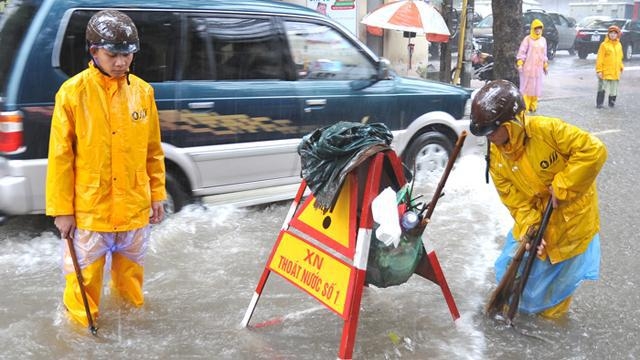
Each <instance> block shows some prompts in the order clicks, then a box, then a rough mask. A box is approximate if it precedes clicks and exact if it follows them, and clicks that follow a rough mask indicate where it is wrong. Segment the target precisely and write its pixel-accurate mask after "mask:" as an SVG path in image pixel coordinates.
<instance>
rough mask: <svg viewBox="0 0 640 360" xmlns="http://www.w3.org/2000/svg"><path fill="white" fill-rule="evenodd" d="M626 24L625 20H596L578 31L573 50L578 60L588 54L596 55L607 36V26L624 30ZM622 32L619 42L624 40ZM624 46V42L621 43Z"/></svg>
mask: <svg viewBox="0 0 640 360" xmlns="http://www.w3.org/2000/svg"><path fill="white" fill-rule="evenodd" d="M627 22H628V20H626V19H613V20H604V21H603V20H596V21H593V22H591V23H589V24H587V26H585V27H584V28H582V29H580V30H579V31H578V33H577V34H576V42H575V45H574V47H575V49H576V52H577V53H578V57H579V58H580V59H586V58H587V56H588V55H589V54H597V53H598V48H599V47H600V43H601V42H603V41H604V39H605V37H606V36H607V32H608V29H609V26H611V25H617V26H618V27H619V28H620V29H622V28H624V26H625V24H626V23H627ZM624 37H625V36H624V32H623V35H622V37H621V38H620V39H621V40H622V39H624ZM623 44H624V42H623Z"/></svg>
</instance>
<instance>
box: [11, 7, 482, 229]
mask: <svg viewBox="0 0 640 360" xmlns="http://www.w3.org/2000/svg"><path fill="white" fill-rule="evenodd" d="M5 2H6V1H5ZM107 8H115V9H119V10H122V11H123V12H125V13H126V14H127V15H129V16H130V17H131V18H132V19H133V21H134V22H135V24H136V25H137V28H138V33H139V34H140V43H141V46H140V51H139V52H138V53H136V54H135V57H134V63H133V65H132V72H133V73H134V74H136V75H138V76H140V77H141V78H143V79H144V80H146V81H147V82H149V83H150V84H151V86H153V88H154V92H155V100H156V104H157V107H158V115H159V118H160V127H161V131H162V141H163V144H162V145H163V149H164V153H165V164H166V168H167V192H168V194H169V201H168V202H167V204H168V205H169V206H168V207H169V209H168V210H179V209H180V208H181V207H182V206H184V205H186V204H188V203H189V202H190V201H192V200H195V199H197V198H200V197H203V196H223V197H228V196H231V195H234V198H240V199H243V201H241V202H238V201H234V202H235V203H241V204H243V205H249V204H256V203H266V202H272V201H278V200H284V199H289V198H292V197H293V196H294V195H295V189H296V188H297V185H298V184H299V183H300V180H301V179H300V158H299V156H298V154H297V152H296V150H297V147H298V145H299V144H300V140H301V138H302V137H303V136H304V135H306V134H308V133H310V132H312V131H314V130H315V129H317V128H321V127H326V126H330V125H333V124H335V123H336V122H338V121H351V122H369V123H374V122H382V123H385V124H386V125H387V126H388V127H389V128H390V129H391V130H392V131H393V134H394V141H393V143H392V146H393V148H394V149H395V150H396V152H397V153H398V154H399V155H400V156H402V159H403V160H404V161H405V164H406V165H407V167H408V168H409V169H414V168H415V169H418V173H419V174H420V173H421V171H422V170H424V171H425V172H429V170H432V171H439V170H442V169H444V167H445V165H446V163H447V160H448V158H449V155H450V154H451V152H452V150H453V147H454V144H455V143H456V141H457V139H458V136H459V135H460V134H461V133H462V131H463V130H465V129H468V126H469V120H468V117H465V112H466V111H467V110H466V109H467V105H468V102H469V97H470V95H471V91H470V89H465V88H462V87H458V86H453V85H449V84H444V83H440V82H434V81H426V80H422V79H412V78H405V77H401V76H399V75H398V74H396V73H394V72H393V71H392V70H391V69H390V68H389V65H388V61H386V60H385V59H381V58H379V57H377V56H376V55H375V54H374V53H373V52H372V51H371V50H370V49H368V48H367V47H366V46H364V45H363V44H362V43H361V42H360V41H359V40H358V39H357V38H356V37H355V36H354V35H353V34H352V33H351V32H349V31H348V30H345V29H344V27H342V26H340V25H339V24H337V23H336V22H334V21H333V20H331V19H330V18H328V17H326V16H324V15H322V14H319V13H317V12H316V11H314V10H312V9H308V8H306V7H302V6H296V5H291V4H286V3H282V2H276V1H260V0H250V1H249V0H248V1H235V0H218V1H200V0H180V1H172V2H166V1H165V2H156V1H154V2H148V1H144V0H32V1H23V0H9V1H8V5H7V7H6V9H5V11H4V12H3V13H2V14H0V49H1V51H0V218H2V217H3V215H22V214H38V213H42V212H43V211H44V208H45V206H44V205H45V200H44V199H45V178H46V169H47V153H48V150H49V132H50V126H51V116H52V112H53V106H54V97H55V94H56V92H57V90H58V88H59V87H60V85H61V84H62V83H63V82H64V81H66V80H67V79H69V77H71V76H73V75H75V74H77V73H78V72H80V71H82V70H83V69H85V68H86V67H87V50H86V42H85V30H86V26H87V22H88V20H89V18H90V17H91V16H92V15H93V14H94V13H95V12H96V11H97V9H107ZM468 140H469V139H468ZM467 143H469V141H467ZM104 171H109V169H104ZM423 174H424V173H423ZM92 175H93V174H92ZM92 179H93V178H92ZM96 179H97V177H96ZM93 185H95V186H98V184H96V183H91V185H90V186H93ZM276 189H279V191H272V190H276ZM266 190H269V191H268V192H265V191H266ZM243 194H244V195H248V196H249V197H244V196H241V195H243ZM235 195H237V197H236V196H235Z"/></svg>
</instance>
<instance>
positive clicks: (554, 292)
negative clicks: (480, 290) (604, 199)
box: [470, 80, 607, 318]
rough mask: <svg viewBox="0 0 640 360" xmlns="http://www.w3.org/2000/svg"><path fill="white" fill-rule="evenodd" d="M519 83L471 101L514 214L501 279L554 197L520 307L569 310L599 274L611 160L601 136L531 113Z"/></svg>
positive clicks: (499, 85) (502, 84) (497, 86)
mask: <svg viewBox="0 0 640 360" xmlns="http://www.w3.org/2000/svg"><path fill="white" fill-rule="evenodd" d="M525 109H526V107H525V103H524V100H523V99H522V95H521V93H520V92H519V91H518V88H517V87H516V86H515V85H514V84H512V83H511V82H509V81H506V80H496V81H492V82H490V83H488V84H486V85H485V86H483V87H482V88H481V89H480V90H479V91H478V92H477V94H476V95H475V96H474V98H473V101H472V105H471V125H470V130H471V133H473V134H474V135H477V136H486V137H487V139H488V140H489V144H490V150H489V154H488V155H489V156H488V157H487V159H488V160H487V161H488V164H487V165H488V170H489V172H490V174H491V178H492V179H493V182H494V185H495V187H496V189H497V191H498V194H499V196H500V199H501V200H502V202H503V203H504V205H505V206H506V207H507V209H508V210H509V212H510V213H511V216H512V217H513V220H514V226H513V229H512V230H511V231H510V232H509V234H508V236H507V240H506V243H505V246H504V248H503V251H502V254H501V255H500V257H499V258H498V260H497V261H496V277H497V280H498V282H499V281H500V279H501V278H502V276H503V275H504V273H505V270H506V268H507V267H508V265H509V263H510V261H511V259H512V258H513V255H514V254H515V252H516V250H517V248H518V242H519V241H522V239H523V238H524V237H525V235H526V233H527V231H528V230H529V228H530V227H537V226H538V225H539V224H540V222H541V218H542V213H543V210H544V208H545V206H546V204H547V202H548V201H552V202H553V206H554V211H553V213H552V214H551V218H550V220H549V224H548V226H547V228H546V231H545V232H544V235H543V242H542V244H541V246H540V247H539V248H538V249H537V250H538V259H539V260H540V261H535V262H534V265H533V267H532V270H531V275H530V277H529V279H528V281H527V283H526V287H525V289H524V292H523V294H522V297H521V301H520V304H519V308H518V310H519V311H520V312H524V313H539V314H541V315H542V316H545V317H548V318H557V317H560V316H562V315H563V314H565V313H566V312H567V310H568V309H569V305H570V303H571V297H572V294H573V292H574V291H575V290H576V289H577V287H578V285H579V284H580V283H581V282H582V281H583V280H586V279H590V280H596V279H598V277H599V266H600V265H599V264H600V237H599V230H600V217H599V211H598V200H597V192H596V177H597V175H598V173H599V171H600V169H601V168H602V166H603V165H604V163H605V161H606V158H607V150H606V148H605V146H604V144H603V143H602V142H601V141H600V140H599V139H597V138H596V137H595V136H593V135H591V134H589V133H588V132H585V131H583V130H581V129H579V128H578V127H576V126H573V125H571V124H568V123H566V122H564V121H562V120H560V119H557V118H551V117H546V116H528V115H525Z"/></svg>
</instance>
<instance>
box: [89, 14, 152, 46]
mask: <svg viewBox="0 0 640 360" xmlns="http://www.w3.org/2000/svg"><path fill="white" fill-rule="evenodd" d="M85 37H86V39H87V44H88V46H89V48H103V49H105V50H107V51H109V52H111V53H114V54H131V53H135V52H137V51H138V50H140V40H139V39H138V29H137V28H136V25H135V24H134V23H133V21H132V20H131V18H130V17H128V16H127V15H125V14H124V13H122V12H120V11H117V10H103V11H99V12H97V13H95V14H94V15H93V16H92V17H91V19H89V23H88V24H87V31H86V34H85Z"/></svg>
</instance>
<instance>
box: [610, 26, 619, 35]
mask: <svg viewBox="0 0 640 360" xmlns="http://www.w3.org/2000/svg"><path fill="white" fill-rule="evenodd" d="M612 31H615V32H616V33H617V34H618V35H620V27H618V26H617V25H611V26H609V28H608V29H607V32H608V33H610V32H612Z"/></svg>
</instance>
